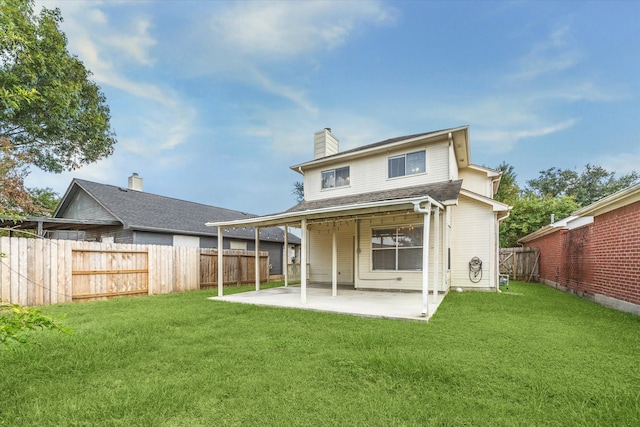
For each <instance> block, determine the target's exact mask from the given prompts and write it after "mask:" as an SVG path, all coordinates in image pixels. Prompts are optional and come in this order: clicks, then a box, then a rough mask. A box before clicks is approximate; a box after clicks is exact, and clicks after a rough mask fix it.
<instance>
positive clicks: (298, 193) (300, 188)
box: [291, 181, 304, 203]
mask: <svg viewBox="0 0 640 427" xmlns="http://www.w3.org/2000/svg"><path fill="white" fill-rule="evenodd" d="M291 194H292V195H293V196H294V197H295V198H296V201H297V202H298V203H300V202H302V201H304V184H303V183H302V182H301V181H296V182H294V183H293V190H291Z"/></svg>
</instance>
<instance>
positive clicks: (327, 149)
mask: <svg viewBox="0 0 640 427" xmlns="http://www.w3.org/2000/svg"><path fill="white" fill-rule="evenodd" d="M332 154H338V138H336V137H335V136H334V135H333V134H332V133H331V128H324V129H322V130H321V131H318V132H316V133H314V134H313V159H314V160H315V159H320V158H322V157H327V156H331V155H332Z"/></svg>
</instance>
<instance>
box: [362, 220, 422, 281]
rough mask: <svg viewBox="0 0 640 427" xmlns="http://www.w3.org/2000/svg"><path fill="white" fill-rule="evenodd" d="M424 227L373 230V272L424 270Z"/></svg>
mask: <svg viewBox="0 0 640 427" xmlns="http://www.w3.org/2000/svg"><path fill="white" fill-rule="evenodd" d="M422 232H423V226H422V225H403V226H399V227H387V228H374V229H372V230H371V260H372V268H373V270H394V271H398V270H418V271H419V270H422Z"/></svg>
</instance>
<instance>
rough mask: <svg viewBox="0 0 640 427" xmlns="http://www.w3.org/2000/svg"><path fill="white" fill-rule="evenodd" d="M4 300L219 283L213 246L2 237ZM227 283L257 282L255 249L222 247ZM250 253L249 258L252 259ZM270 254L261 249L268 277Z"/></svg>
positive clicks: (48, 300)
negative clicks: (244, 249) (127, 243)
mask: <svg viewBox="0 0 640 427" xmlns="http://www.w3.org/2000/svg"><path fill="white" fill-rule="evenodd" d="M0 254H2V256H1V257H0V302H4V303H11V304H22V305H29V306H34V305H48V304H57V303H63V302H71V301H81V300H89V299H96V298H97V299H103V298H109V297H114V296H124V295H152V294H166V293H171V292H181V291H187V290H194V289H200V288H201V287H207V286H217V284H218V282H217V279H218V266H217V263H218V256H217V254H218V252H217V250H215V249H200V248H190V247H174V246H160V245H125V244H115V243H96V242H81V241H70V240H48V239H26V238H18V237H11V238H9V237H0ZM223 256H224V258H223V262H224V263H225V275H224V284H227V285H228V284H232V283H233V284H238V283H254V282H255V252H251V251H228V250H224V252H223ZM249 259H250V260H251V261H249ZM268 272H269V255H268V252H260V277H261V279H262V281H267V280H268Z"/></svg>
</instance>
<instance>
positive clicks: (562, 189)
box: [527, 164, 640, 206]
mask: <svg viewBox="0 0 640 427" xmlns="http://www.w3.org/2000/svg"><path fill="white" fill-rule="evenodd" d="M639 179H640V176H639V175H638V173H637V172H635V171H633V172H631V173H629V174H626V175H622V176H621V177H619V178H616V176H615V172H609V171H607V170H606V169H605V168H603V167H601V166H598V165H591V164H587V165H586V166H585V167H584V169H583V170H582V171H581V172H580V173H578V172H576V171H573V170H569V169H565V170H562V169H558V168H551V169H547V170H546V171H540V177H538V178H536V179H532V180H529V181H527V186H528V187H527V191H529V192H531V193H533V194H535V195H537V196H538V197H556V196H573V197H574V198H575V201H576V202H577V203H578V205H579V206H587V205H590V204H591V203H593V202H595V201H597V200H600V199H602V198H603V197H606V196H608V195H610V194H613V193H615V192H616V191H619V190H622V189H623V188H627V187H630V186H631V185H633V184H635V183H636V182H638V180H639Z"/></svg>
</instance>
